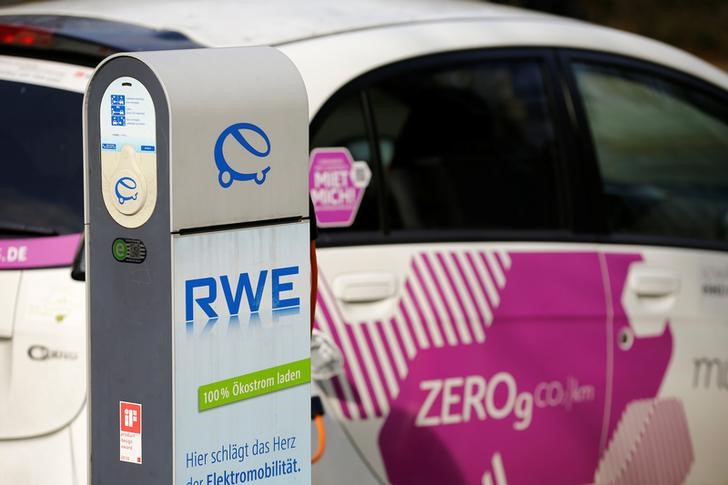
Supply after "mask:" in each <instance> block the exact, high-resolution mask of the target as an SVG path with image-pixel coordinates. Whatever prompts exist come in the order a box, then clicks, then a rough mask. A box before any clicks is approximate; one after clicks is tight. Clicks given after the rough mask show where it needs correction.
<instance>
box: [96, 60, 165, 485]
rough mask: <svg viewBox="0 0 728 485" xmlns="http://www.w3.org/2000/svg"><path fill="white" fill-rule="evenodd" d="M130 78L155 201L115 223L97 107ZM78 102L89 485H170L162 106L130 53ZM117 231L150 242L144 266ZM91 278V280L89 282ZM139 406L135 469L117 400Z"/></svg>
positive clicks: (153, 83) (151, 80)
mask: <svg viewBox="0 0 728 485" xmlns="http://www.w3.org/2000/svg"><path fill="white" fill-rule="evenodd" d="M122 75H127V76H133V77H135V78H136V79H138V80H139V81H141V82H142V83H144V85H145V86H146V87H147V89H148V90H149V92H150V94H151V95H152V97H153V99H154V102H155V106H156V120H157V121H156V130H157V150H158V151H157V180H158V183H159V186H158V190H159V197H158V200H157V205H156V208H155V210H154V213H153V214H152V216H151V218H150V220H149V221H148V222H147V223H146V224H144V225H142V226H141V227H139V228H137V229H127V228H124V227H122V226H120V225H119V224H117V223H116V222H115V221H114V220H113V219H112V218H111V216H110V215H109V213H108V212H107V210H106V207H105V206H104V202H103V198H102V194H101V160H100V155H101V150H100V146H99V140H100V133H99V108H100V103H101V101H102V99H101V97H102V94H103V92H104V90H105V89H106V87H107V86H108V85H109V83H111V81H113V80H114V79H116V78H118V77H120V76H122ZM88 93H89V94H87V96H86V99H85V101H84V118H85V122H86V126H87V130H88V131H87V134H86V138H87V139H86V142H87V143H86V148H85V149H86V154H85V155H86V160H85V161H86V164H87V167H86V173H87V194H86V197H87V208H86V210H87V217H88V219H87V222H88V227H87V234H88V238H89V239H88V241H87V242H86V247H87V248H88V251H89V252H88V253H87V254H88V260H87V263H88V268H87V284H89V289H88V295H89V307H90V310H89V326H90V328H89V332H90V333H89V342H90V348H89V373H90V376H89V382H90V386H89V389H90V397H89V399H90V400H89V411H90V426H89V429H90V447H89V448H90V449H91V450H93V451H92V457H91V474H90V477H91V483H94V484H104V485H106V484H109V485H115V484H119V485H121V484H124V485H128V484H132V483H133V484H163V483H172V451H173V450H172V447H171V443H172V433H173V427H172V415H171V410H172V409H173V406H172V382H173V381H172V363H173V355H172V352H173V349H172V333H171V330H172V328H171V322H172V301H171V300H172V296H171V282H170V274H171V240H170V234H169V218H170V206H169V199H170V194H169V185H168V183H169V122H168V120H169V108H168V104H167V100H166V96H165V93H164V91H163V89H162V86H161V84H160V83H159V81H158V80H157V78H156V76H155V75H154V74H153V73H152V72H151V70H150V69H149V68H148V67H147V66H145V65H144V64H143V63H142V62H140V61H138V60H136V59H133V58H131V57H126V56H122V57H117V58H115V59H114V60H113V61H112V62H107V63H105V64H104V65H103V66H101V67H100V68H99V70H98V71H97V72H96V74H95V75H94V77H93V78H92V80H91V82H90V85H89V90H88ZM117 237H127V238H135V239H140V240H142V241H143V242H144V244H145V245H146V248H147V257H146V260H145V261H144V262H143V263H141V264H127V263H119V262H117V261H116V260H115V259H114V258H113V256H112V253H111V246H112V242H113V241H114V239H115V238H117ZM91 282H93V284H91ZM122 400H123V401H132V402H138V403H141V404H142V405H143V410H142V432H143V441H142V450H143V463H142V464H141V465H137V464H131V463H122V462H120V461H119V401H122Z"/></svg>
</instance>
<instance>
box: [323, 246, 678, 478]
mask: <svg viewBox="0 0 728 485" xmlns="http://www.w3.org/2000/svg"><path fill="white" fill-rule="evenodd" d="M600 258H603V260H602V261H601V263H600ZM639 260H640V257H639V256H637V255H612V254H607V255H599V254H598V253H511V254H508V253H505V252H496V251H451V252H440V251H433V252H422V253H419V254H417V255H415V256H414V258H413V260H412V263H411V271H410V272H409V275H408V276H407V278H406V280H405V282H404V285H403V286H404V291H403V295H402V297H401V299H400V301H399V304H398V306H397V311H395V313H394V314H393V315H392V316H391V317H388V318H385V319H383V320H381V321H373V322H359V323H357V322H347V321H346V320H345V318H344V316H343V315H342V313H341V311H340V309H339V308H338V306H337V304H336V301H335V299H334V298H333V295H332V294H331V290H330V288H328V285H327V284H326V282H325V280H323V279H322V285H320V288H321V292H320V295H319V309H320V313H319V314H317V317H316V320H317V325H318V326H319V327H320V328H321V329H322V330H324V331H328V332H330V333H331V334H332V336H333V338H334V340H335V341H336V343H337V344H338V345H339V346H340V347H341V348H342V350H343V351H344V354H345V356H346V363H347V366H346V369H345V374H344V375H343V376H342V377H341V378H339V379H334V380H333V381H332V382H331V384H330V389H329V390H330V391H331V393H332V394H334V395H336V396H338V398H339V399H338V406H339V409H338V410H337V412H338V413H340V415H341V416H342V417H343V418H344V419H354V420H356V419H368V418H371V417H377V416H382V417H384V424H383V425H382V427H381V430H380V433H379V440H378V444H379V448H380V451H381V455H382V459H383V462H384V465H385V468H386V473H387V478H388V479H389V480H390V481H391V483H395V484H398V483H493V484H498V483H503V482H504V481H506V480H507V482H508V483H516V484H517V483H590V482H593V481H594V475H595V471H596V469H597V467H598V464H599V460H600V457H602V456H603V454H604V453H605V450H606V448H607V445H608V444H609V442H610V438H611V436H612V434H613V433H614V431H615V429H616V426H617V424H618V422H619V418H620V416H621V415H622V414H623V412H624V410H625V407H626V406H627V405H628V404H629V403H630V402H632V401H634V400H639V399H649V398H653V397H655V396H656V395H657V391H658V389H659V386H660V383H661V382H662V379H663V377H664V374H665V371H666V368H667V364H668V362H669V360H670V355H671V352H672V334H671V332H670V327H669V325H667V326H666V327H665V330H664V332H663V334H662V335H660V336H658V337H654V338H636V339H634V341H633V342H632V345H631V346H630V347H629V348H626V350H623V347H620V346H619V345H618V338H619V336H620V333H621V332H623V331H624V330H625V328H629V321H628V319H627V317H626V314H625V312H624V309H623V308H622V307H621V295H622V291H623V288H624V283H625V280H626V274H627V270H628V267H629V265H630V264H631V263H632V262H635V261H639ZM601 264H603V265H604V267H605V268H606V269H607V270H608V274H609V283H608V285H609V286H608V288H605V286H604V279H603V274H602V270H601V268H602V266H601ZM610 315H611V317H610ZM646 362H649V365H645V363H646Z"/></svg>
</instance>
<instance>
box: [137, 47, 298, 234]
mask: <svg viewBox="0 0 728 485" xmlns="http://www.w3.org/2000/svg"><path fill="white" fill-rule="evenodd" d="M171 53H172V51H166V52H142V53H135V54H133V55H134V56H135V57H137V58H138V59H140V60H142V61H143V62H145V63H146V64H147V65H149V66H150V67H151V69H152V70H153V71H154V72H155V73H156V74H157V76H158V77H159V79H161V80H162V82H163V83H164V90H165V92H166V94H167V96H168V101H169V105H170V106H171V113H170V115H171V117H170V124H171V128H170V134H171V136H172V153H171V157H172V163H171V167H172V179H171V182H172V187H173V189H172V190H173V193H172V202H171V203H172V231H173V232H178V231H179V230H180V229H190V228H198V227H209V226H213V225H222V224H232V223H244V222H252V221H263V220H272V219H281V218H289V217H307V216H308V100H307V96H306V88H305V86H304V84H303V80H302V79H301V76H300V74H299V73H298V70H297V69H296V67H295V66H294V64H293V63H292V62H291V61H290V60H289V59H288V58H287V57H286V56H285V55H284V54H282V53H281V52H280V51H278V50H277V49H273V48H270V47H251V48H235V49H214V50H210V49H195V50H185V51H174V55H170V54H171ZM181 73H183V74H181ZM223 73H225V74H224V77H222V76H223ZM236 123H253V124H255V125H257V126H259V127H260V128H261V129H263V131H264V132H265V133H266V134H267V135H268V137H269V139H270V147H271V150H270V154H269V155H268V156H267V157H265V158H264V159H260V158H258V157H255V156H250V154H249V153H246V152H245V151H244V150H242V149H239V147H238V149H239V150H238V152H237V153H235V150H236V147H235V144H234V143H233V144H232V146H229V145H226V147H227V148H228V149H231V151H232V152H233V153H231V154H230V157H229V162H230V165H232V166H233V168H235V169H237V170H238V171H245V170H251V171H255V169H256V168H260V167H261V166H264V165H270V167H271V169H270V172H269V173H268V174H267V176H266V181H265V183H264V184H262V185H258V184H256V183H255V182H254V181H252V180H251V181H237V182H233V183H232V185H231V186H230V187H228V188H223V187H221V186H220V184H219V183H218V174H219V172H218V170H217V168H216V166H215V158H214V153H213V152H214V147H215V142H216V141H217V139H218V137H219V135H220V134H221V133H222V132H223V130H225V129H226V128H227V127H229V126H231V125H233V124H236ZM158 143H159V144H160V145H161V144H162V141H161V140H159V141H158ZM235 155H238V156H237V157H236V156H235Z"/></svg>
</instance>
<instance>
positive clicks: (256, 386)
mask: <svg viewBox="0 0 728 485" xmlns="http://www.w3.org/2000/svg"><path fill="white" fill-rule="evenodd" d="M309 382H311V359H303V360H297V361H295V362H289V363H288V364H283V365H278V366H275V367H271V368H269V369H263V370H259V371H256V372H251V373H250V374H243V375H242V376H238V377H233V378H231V379H225V380H223V381H217V382H211V383H209V384H205V385H204V386H200V387H199V388H198V389H197V402H198V404H197V408H198V409H199V410H200V411H207V410H208V409H213V408H216V407H219V406H224V405H225V404H230V403H234V402H238V401H243V400H245V399H250V398H251V397H257V396H262V395H264V394H270V393H271V392H276V391H280V390H283V389H288V388H290V387H295V386H300V385H301V384H308V383H309Z"/></svg>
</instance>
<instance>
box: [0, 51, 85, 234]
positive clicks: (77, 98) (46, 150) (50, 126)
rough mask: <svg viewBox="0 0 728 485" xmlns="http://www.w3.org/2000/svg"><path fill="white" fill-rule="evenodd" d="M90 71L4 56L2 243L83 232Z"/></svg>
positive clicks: (0, 65) (0, 60)
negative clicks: (85, 119) (85, 106)
mask: <svg viewBox="0 0 728 485" xmlns="http://www.w3.org/2000/svg"><path fill="white" fill-rule="evenodd" d="M89 74H90V69H88V68H86V67H80V66H72V65H68V64H62V63H57V62H49V61H41V60H35V59H20V58H13V57H7V56H0V106H2V111H0V112H1V113H2V115H0V174H2V175H1V176H0V238H2V237H13V236H26V235H52V234H67V233H73V232H80V231H81V230H82V227H83V143H82V138H81V136H82V121H81V116H82V115H81V107H82V103H83V94H82V92H83V88H84V86H85V84H86V82H87V80H88V76H89Z"/></svg>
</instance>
